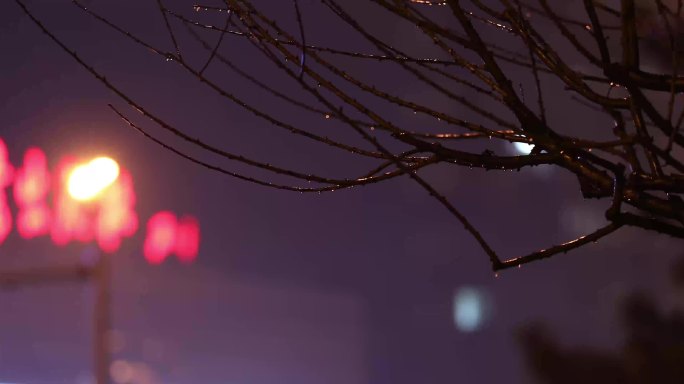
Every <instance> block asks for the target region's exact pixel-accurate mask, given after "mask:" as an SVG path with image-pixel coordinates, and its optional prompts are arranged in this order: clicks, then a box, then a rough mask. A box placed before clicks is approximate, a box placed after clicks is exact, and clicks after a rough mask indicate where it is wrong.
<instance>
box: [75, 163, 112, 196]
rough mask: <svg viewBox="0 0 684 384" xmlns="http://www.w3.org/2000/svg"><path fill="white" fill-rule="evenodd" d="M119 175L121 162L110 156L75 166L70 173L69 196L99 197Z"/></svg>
mask: <svg viewBox="0 0 684 384" xmlns="http://www.w3.org/2000/svg"><path fill="white" fill-rule="evenodd" d="M118 177H119V164H117V162H116V161H114V159H112V158H109V157H97V158H95V159H93V160H91V161H90V162H88V163H86V164H81V165H79V166H77V167H76V168H74V170H73V171H71V174H70V175H69V180H68V182H67V190H68V192H69V196H71V197H72V198H73V199H75V200H78V201H88V200H92V199H94V198H95V197H97V196H98V195H99V194H100V193H101V192H102V191H104V190H105V189H106V188H107V187H109V186H110V185H112V184H113V183H114V182H115V181H116V179H117V178H118Z"/></svg>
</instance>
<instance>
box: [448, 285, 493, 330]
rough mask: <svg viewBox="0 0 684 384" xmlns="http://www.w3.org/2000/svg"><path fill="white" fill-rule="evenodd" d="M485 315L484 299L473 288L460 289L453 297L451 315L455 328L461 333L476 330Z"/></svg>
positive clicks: (485, 304)
mask: <svg viewBox="0 0 684 384" xmlns="http://www.w3.org/2000/svg"><path fill="white" fill-rule="evenodd" d="M486 314H487V303H486V298H485V296H484V295H483V294H482V292H480V291H479V290H477V289H475V288H467V287H466V288H461V289H459V290H458V291H457V292H456V294H455V295H454V301H453V315H454V323H455V324H456V328H458V330H459V331H461V332H474V331H476V330H478V329H479V328H480V327H481V326H482V323H483V322H484V320H485V317H486Z"/></svg>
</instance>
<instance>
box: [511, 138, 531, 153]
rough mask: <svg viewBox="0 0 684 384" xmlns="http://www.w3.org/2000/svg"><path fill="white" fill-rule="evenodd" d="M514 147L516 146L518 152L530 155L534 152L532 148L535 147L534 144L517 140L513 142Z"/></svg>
mask: <svg viewBox="0 0 684 384" xmlns="http://www.w3.org/2000/svg"><path fill="white" fill-rule="evenodd" d="M513 147H514V148H515V151H516V152H517V153H519V154H521V155H529V154H530V152H532V148H534V145H532V144H527V143H521V142H517V141H516V142H515V143H513Z"/></svg>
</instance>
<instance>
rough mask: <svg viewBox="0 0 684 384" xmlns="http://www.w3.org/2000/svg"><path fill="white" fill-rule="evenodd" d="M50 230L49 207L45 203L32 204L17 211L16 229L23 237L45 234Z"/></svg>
mask: <svg viewBox="0 0 684 384" xmlns="http://www.w3.org/2000/svg"><path fill="white" fill-rule="evenodd" d="M49 230H50V209H49V208H48V206H47V205H46V204H44V203H43V204H34V205H30V206H28V207H26V208H23V209H21V210H20V211H19V214H18V215H17V231H18V232H19V236H21V237H23V238H24V239H32V238H34V237H38V236H43V235H46V234H47V233H48V232H49Z"/></svg>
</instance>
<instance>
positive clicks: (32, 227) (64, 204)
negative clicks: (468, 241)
mask: <svg viewBox="0 0 684 384" xmlns="http://www.w3.org/2000/svg"><path fill="white" fill-rule="evenodd" d="M96 160H97V159H96ZM110 160H111V159H110ZM94 161H95V160H93V161H91V163H92V162H94ZM111 161H113V160H111ZM77 166H79V162H78V161H77V159H75V158H73V157H68V158H65V159H63V160H62V161H61V162H60V163H59V166H58V167H57V170H56V172H55V174H54V176H55V177H54V179H51V177H50V173H49V171H48V167H47V158H46V156H45V153H43V151H42V150H40V149H39V148H35V147H33V148H29V149H28V150H27V151H26V152H25V154H24V159H23V164H22V166H21V167H20V168H18V169H16V170H15V169H14V168H13V167H12V165H11V164H10V162H9V157H8V151H7V146H6V145H5V143H4V141H2V139H0V244H2V243H3V242H4V241H5V239H6V238H7V236H8V235H9V233H10V232H11V230H12V215H11V212H10V208H9V205H8V202H7V194H6V192H5V190H4V188H6V187H8V186H10V185H12V184H13V192H14V199H15V201H16V203H17V206H18V208H19V211H18V213H17V220H16V223H17V232H18V233H19V235H20V236H21V237H22V238H25V239H31V238H34V237H37V236H43V235H46V234H49V235H50V237H51V239H52V242H53V243H54V244H55V245H58V246H63V245H66V244H68V243H69V242H71V241H79V242H91V241H93V240H95V241H96V242H97V244H98V246H99V247H100V249H102V250H103V251H104V252H108V253H112V252H115V251H116V250H117V249H118V248H119V247H120V246H121V242H122V240H123V239H124V238H125V237H131V236H133V235H134V234H135V232H136V231H137V230H138V226H139V219H138V216H137V213H136V212H135V201H136V196H135V191H134V188H133V179H132V177H131V175H130V173H128V172H127V171H126V170H124V169H120V168H118V165H117V174H118V178H116V179H115V181H113V183H111V184H108V186H107V187H106V188H104V189H103V190H101V191H100V193H99V194H98V195H97V196H96V197H95V198H92V199H83V201H81V200H77V199H76V198H75V197H74V196H72V195H70V194H69V193H68V190H69V188H68V187H69V186H70V184H69V180H70V176H71V175H73V173H72V171H73V170H74V169H75V168H76V167H77ZM86 181H87V180H86ZM51 187H52V188H53V191H52V193H53V195H52V198H51V200H52V210H51V209H50V207H49V206H48V204H47V203H46V197H47V195H48V193H49V192H50V188H51ZM199 239H200V229H199V223H198V221H197V220H196V219H195V218H193V217H190V216H185V217H183V218H181V219H180V220H178V219H177V218H176V216H175V215H174V214H173V213H171V212H168V211H162V212H159V213H157V214H155V215H153V216H152V218H150V220H149V221H148V223H147V237H146V239H145V243H144V254H145V258H146V259H147V260H148V261H149V262H150V263H151V264H159V263H161V262H162V261H164V259H166V258H167V257H168V256H169V255H170V254H171V253H175V254H176V255H177V256H178V259H179V260H180V261H181V262H184V263H189V262H192V261H194V260H195V258H196V257H197V252H198V249H199Z"/></svg>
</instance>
